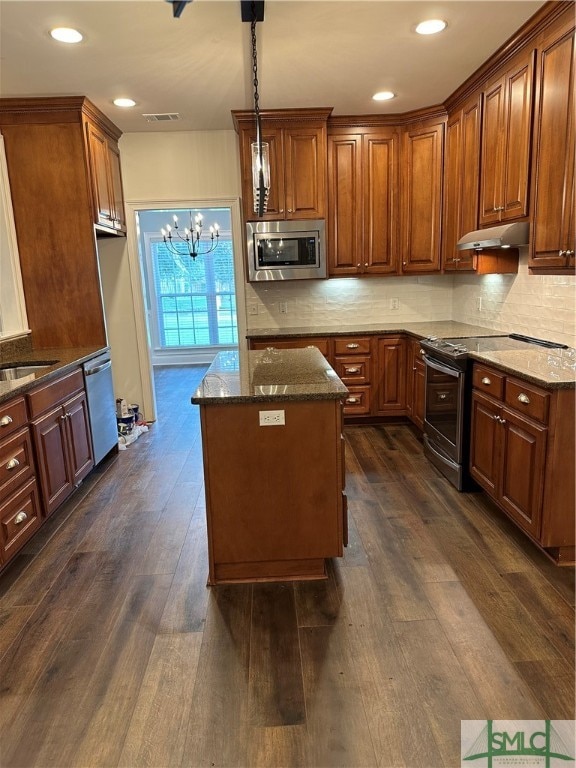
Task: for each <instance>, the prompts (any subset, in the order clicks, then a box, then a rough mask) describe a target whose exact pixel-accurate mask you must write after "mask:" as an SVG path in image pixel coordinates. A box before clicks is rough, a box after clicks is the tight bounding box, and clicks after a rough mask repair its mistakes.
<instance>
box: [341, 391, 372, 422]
mask: <svg viewBox="0 0 576 768" xmlns="http://www.w3.org/2000/svg"><path fill="white" fill-rule="evenodd" d="M371 389H372V388H371V387H348V397H347V398H346V399H345V400H344V416H365V415H366V414H367V413H370V392H371Z"/></svg>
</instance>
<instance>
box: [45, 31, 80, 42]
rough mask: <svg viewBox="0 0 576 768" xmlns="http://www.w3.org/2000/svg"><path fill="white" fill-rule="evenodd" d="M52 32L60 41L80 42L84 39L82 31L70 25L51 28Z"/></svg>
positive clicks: (55, 38)
mask: <svg viewBox="0 0 576 768" xmlns="http://www.w3.org/2000/svg"><path fill="white" fill-rule="evenodd" d="M50 34H51V36H52V37H53V38H54V40H58V42H59V43H79V42H80V40H82V35H81V34H80V32H78V30H77V29H71V28H70V27H56V29H51V30H50Z"/></svg>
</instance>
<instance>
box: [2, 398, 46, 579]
mask: <svg viewBox="0 0 576 768" xmlns="http://www.w3.org/2000/svg"><path fill="white" fill-rule="evenodd" d="M40 524H41V515H40V503H39V500H38V492H37V488H36V477H35V464H34V456H33V451H32V441H31V438H30V430H29V428H28V414H27V410H26V402H25V400H24V398H23V397H16V398H14V399H13V400H9V401H8V402H6V403H2V404H0V565H2V566H3V565H5V564H6V563H7V562H8V561H9V560H10V559H11V558H12V557H13V556H14V555H15V554H16V552H18V550H19V549H21V548H22V547H23V546H24V544H25V543H26V542H27V541H28V539H29V538H30V537H31V536H32V535H33V534H34V533H35V532H36V531H37V530H38V528H39V527H40Z"/></svg>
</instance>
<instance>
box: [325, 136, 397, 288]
mask: <svg viewBox="0 0 576 768" xmlns="http://www.w3.org/2000/svg"><path fill="white" fill-rule="evenodd" d="M398 161H399V133H398V129H395V128H380V129H378V130H374V129H371V130H360V129H354V128H353V127H350V128H342V127H340V128H338V129H334V130H333V131H331V132H330V134H329V136H328V238H327V239H328V270H329V274H330V275H333V276H338V275H358V274H379V275H381V274H395V273H397V272H398V261H397V259H398V228H399V223H398V205H399V199H398V197H399V196H398Z"/></svg>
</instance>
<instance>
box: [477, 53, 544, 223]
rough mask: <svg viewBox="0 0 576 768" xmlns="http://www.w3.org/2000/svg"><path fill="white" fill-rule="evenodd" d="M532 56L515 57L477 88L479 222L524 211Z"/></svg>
mask: <svg viewBox="0 0 576 768" xmlns="http://www.w3.org/2000/svg"><path fill="white" fill-rule="evenodd" d="M534 56H535V51H534V50H533V49H531V50H530V51H527V52H522V53H521V54H519V55H518V56H516V57H515V58H514V59H513V61H512V62H511V63H510V64H509V65H508V66H507V67H506V69H505V71H504V72H500V73H499V74H498V75H497V76H496V77H495V78H494V79H493V80H492V81H491V82H490V83H489V84H488V85H487V86H486V87H485V88H484V91H483V102H484V114H483V122H482V159H481V169H480V180H481V186H480V225H481V226H489V225H494V224H498V223H499V222H501V221H510V220H513V219H520V218H523V217H525V216H527V215H528V200H529V196H528V191H529V190H528V181H529V172H530V148H531V138H532V105H533V98H534V89H533V79H534Z"/></svg>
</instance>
